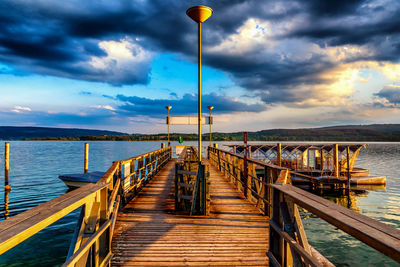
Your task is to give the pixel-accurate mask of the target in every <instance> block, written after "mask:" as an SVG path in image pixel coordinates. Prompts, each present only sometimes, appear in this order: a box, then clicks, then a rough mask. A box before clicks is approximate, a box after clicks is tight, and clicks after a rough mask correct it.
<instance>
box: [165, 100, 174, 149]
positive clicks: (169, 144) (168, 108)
mask: <svg viewBox="0 0 400 267" xmlns="http://www.w3.org/2000/svg"><path fill="white" fill-rule="evenodd" d="M165 108H166V109H167V110H168V115H167V124H168V146H171V142H170V139H169V123H170V121H169V110H170V109H171V108H172V106H165Z"/></svg>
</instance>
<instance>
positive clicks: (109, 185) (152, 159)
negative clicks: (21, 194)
mask: <svg viewBox="0 0 400 267" xmlns="http://www.w3.org/2000/svg"><path fill="white" fill-rule="evenodd" d="M171 158H172V149H171V147H167V148H162V149H159V150H156V151H153V152H150V153H145V154H143V155H140V156H136V157H133V158H129V159H125V160H121V161H116V162H114V163H113V164H112V166H111V167H110V168H109V169H108V171H107V172H106V173H105V175H104V176H103V177H102V178H101V179H100V180H99V181H98V182H97V183H96V184H88V185H85V186H83V187H81V188H79V189H76V190H74V191H71V192H69V193H66V194H64V195H62V196H60V197H58V198H56V199H53V200H51V201H48V202H46V203H44V204H42V205H39V206H37V207H35V208H32V209H30V210H28V211H25V212H23V213H21V214H18V215H16V216H14V217H12V218H10V219H8V220H6V221H2V222H0V254H2V253H3V252H5V251H8V250H9V249H11V248H13V247H14V246H16V245H17V244H19V243H21V242H23V241H24V240H26V239H27V238H29V237H31V236H33V235H34V234H36V233H37V232H39V231H40V230H42V229H43V228H45V227H47V226H48V225H50V224H52V223H54V222H56V221H57V220H59V219H60V218H62V217H64V216H65V215H67V214H69V213H71V212H72V211H74V210H76V209H78V208H81V211H80V215H79V220H78V224H77V227H76V229H75V232H74V235H73V239H72V242H71V246H70V249H69V252H68V256H67V261H66V262H65V263H64V265H63V266H109V265H110V261H111V258H112V252H111V241H112V236H113V232H114V226H115V222H116V218H117V213H118V209H119V206H120V203H121V202H122V204H124V203H125V202H126V201H127V200H128V199H129V198H130V197H132V196H134V195H135V194H136V193H137V192H138V191H139V190H140V189H141V188H142V187H143V186H144V185H145V184H146V183H147V182H148V181H149V180H150V179H151V178H152V177H153V176H154V175H155V174H156V173H157V172H158V171H159V170H160V169H161V168H162V167H163V166H164V165H165V164H166V163H167V162H168V161H169V160H170V159H171Z"/></svg>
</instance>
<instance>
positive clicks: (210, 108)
mask: <svg viewBox="0 0 400 267" xmlns="http://www.w3.org/2000/svg"><path fill="white" fill-rule="evenodd" d="M207 108H208V109H209V110H210V147H211V110H212V109H213V108H214V106H208V107H207Z"/></svg>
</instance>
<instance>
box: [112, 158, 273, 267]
mask: <svg viewBox="0 0 400 267" xmlns="http://www.w3.org/2000/svg"><path fill="white" fill-rule="evenodd" d="M174 163H175V161H174V160H173V161H170V162H169V163H168V164H167V165H166V166H165V167H164V169H163V170H161V171H160V173H159V174H158V175H156V176H155V177H154V178H153V179H152V181H151V182H150V183H149V184H147V185H146V187H144V188H143V190H142V191H141V192H140V193H139V194H138V196H137V197H136V198H134V199H133V200H132V201H131V202H130V203H129V204H127V205H126V206H125V208H123V209H122V210H121V211H120V212H119V213H118V217H117V222H116V227H115V232H114V237H113V244H112V251H113V253H114V257H113V259H112V265H113V266H196V265H197V266H268V257H267V256H266V253H267V251H268V238H269V232H268V219H267V217H265V216H263V215H262V214H261V212H260V211H259V210H258V209H257V208H256V207H255V206H254V205H253V204H251V203H250V202H248V201H247V200H246V199H245V198H244V197H243V195H242V194H241V193H239V191H237V190H236V189H235V188H233V185H232V184H230V183H229V182H228V180H227V179H226V178H224V177H223V175H222V174H221V173H220V172H219V171H218V170H217V169H216V168H215V167H212V166H211V167H210V181H211V185H210V193H211V212H210V216H208V217H204V216H187V215H177V214H174V213H173V210H174V198H173V190H174V189H173V179H174V175H175V170H174Z"/></svg>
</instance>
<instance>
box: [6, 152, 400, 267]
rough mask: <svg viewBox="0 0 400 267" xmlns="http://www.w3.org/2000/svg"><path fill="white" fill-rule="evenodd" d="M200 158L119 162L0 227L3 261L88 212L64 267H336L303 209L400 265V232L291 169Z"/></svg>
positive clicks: (227, 155)
mask: <svg viewBox="0 0 400 267" xmlns="http://www.w3.org/2000/svg"><path fill="white" fill-rule="evenodd" d="M195 154H196V153H195V149H194V148H187V149H186V152H185V153H184V154H183V156H182V157H181V158H179V159H173V158H172V148H171V147H166V148H165V147H163V148H162V149H159V150H156V151H152V152H149V153H145V154H142V155H139V156H136V157H132V158H129V159H125V160H121V161H116V162H114V163H113V164H112V166H111V167H110V169H109V170H108V171H107V172H106V174H105V175H104V176H103V177H102V179H100V180H99V181H98V182H97V183H96V184H88V185H86V186H84V187H81V188H79V189H76V190H74V191H72V192H68V193H66V194H64V195H62V196H61V197H59V198H56V199H53V200H51V201H49V202H46V203H44V204H42V205H39V206H37V207H35V208H33V209H31V210H28V211H26V212H23V213H21V214H18V215H16V216H13V217H12V218H10V219H8V220H6V221H3V222H0V254H1V253H3V252H5V251H7V250H9V249H12V248H13V247H14V246H16V245H17V244H19V243H21V242H23V241H24V240H25V239H27V238H29V237H30V236H32V235H34V234H36V233H37V232H39V231H40V230H42V229H43V228H45V227H47V226H48V225H50V224H52V223H53V222H55V221H57V220H58V219H60V218H62V217H64V216H65V215H67V214H69V213H70V212H72V211H74V210H76V209H78V208H80V210H81V213H80V217H79V220H78V222H77V227H76V230H75V233H74V235H73V238H72V241H71V246H70V250H69V253H68V255H66V262H65V263H64V265H63V266H146V265H147V266H196V265H197V266H210V265H211V266H269V265H271V266H332V264H331V263H330V262H329V261H328V260H326V258H325V257H324V256H322V255H321V254H319V252H318V251H316V250H315V249H314V248H313V247H311V246H310V245H309V243H308V240H307V236H306V233H305V231H304V229H303V225H302V220H301V217H300V214H299V209H298V207H302V208H304V209H306V210H308V211H309V212H311V213H313V214H314V215H315V216H318V217H319V218H321V219H323V220H325V221H326V222H328V223H330V224H332V225H334V226H335V227H337V228H338V229H341V230H343V231H344V232H346V233H347V234H349V235H351V236H353V237H355V238H357V239H358V240H360V241H362V242H364V243H365V244H367V245H369V246H370V247H372V248H375V249H376V250H378V251H380V252H382V253H383V254H385V255H386V256H388V257H390V258H392V259H394V260H395V261H397V262H400V231H399V230H397V229H395V228H393V227H390V226H388V225H385V224H383V223H380V222H378V221H376V220H374V219H371V218H369V217H367V216H364V215H361V214H358V213H356V212H354V211H352V210H349V209H347V208H344V207H341V206H338V205H336V204H334V203H332V202H330V201H328V200H325V199H322V198H320V197H318V196H316V195H314V194H312V193H310V192H307V191H304V190H302V189H300V188H297V187H295V186H293V185H291V180H290V177H291V175H296V173H293V172H292V171H290V170H289V169H287V168H284V167H281V166H277V165H273V164H267V163H265V162H261V161H257V160H254V159H251V158H247V157H246V156H240V155H237V154H235V153H232V152H229V151H225V150H222V149H218V148H216V147H209V148H208V150H207V154H208V155H207V156H208V160H203V161H202V162H197V163H196V158H193V157H192V156H193V155H195ZM196 164H197V166H198V168H197V169H196V168H193V166H194V165H196ZM257 168H258V169H259V168H263V169H264V171H263V172H262V175H259V174H257V172H256V171H255V170H256V169H257ZM192 214H197V215H192ZM199 214H201V215H199ZM326 242H328V243H329V240H327V241H326Z"/></svg>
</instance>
